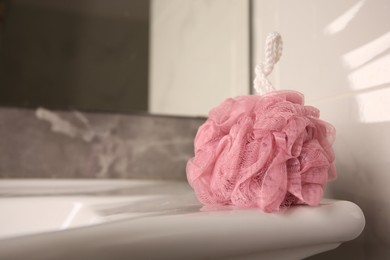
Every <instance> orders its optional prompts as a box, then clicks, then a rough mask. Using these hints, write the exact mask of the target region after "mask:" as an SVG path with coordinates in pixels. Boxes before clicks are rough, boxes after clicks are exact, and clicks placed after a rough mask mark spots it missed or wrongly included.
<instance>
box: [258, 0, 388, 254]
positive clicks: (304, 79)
mask: <svg viewBox="0 0 390 260" xmlns="http://www.w3.org/2000/svg"><path fill="white" fill-rule="evenodd" d="M254 5H255V7H254V35H255V42H254V46H255V51H256V55H255V62H259V61H261V59H262V56H263V53H262V51H263V42H264V40H265V37H266V34H267V33H268V32H270V31H274V30H276V31H278V32H280V33H281V34H282V36H283V40H284V51H283V56H282V59H281V62H280V64H279V65H278V66H276V71H275V72H274V73H273V76H272V77H271V78H273V82H274V83H275V85H276V87H277V88H278V89H295V90H298V91H301V92H303V93H305V95H306V103H308V104H311V105H315V106H317V107H318V108H320V109H321V114H322V118H323V119H325V120H327V121H329V122H331V123H332V124H333V125H334V126H335V127H336V129H337V138H336V139H337V140H336V143H335V146H334V148H335V152H336V156H337V160H336V165H337V171H338V180H336V181H335V182H334V183H331V184H329V185H328V191H327V193H328V196H329V197H333V198H337V199H345V200H350V201H353V202H355V203H356V204H358V205H359V206H360V207H361V208H362V209H363V211H364V214H365V216H366V227H365V230H364V232H363V234H362V235H361V236H360V237H359V238H358V239H356V240H354V241H352V242H349V243H345V244H343V245H342V246H340V247H339V248H338V249H336V250H334V251H331V252H328V253H324V254H322V255H319V256H315V257H312V258H311V259H390V236H389V230H390V221H389V219H390V189H389V187H388V186H389V184H390V175H389V169H390V156H389V155H390V135H389V133H390V20H389V13H390V2H389V1H388V0H376V1H366V0H342V1H340V0H338V1H336V0H332V1H322V0H303V1H276V0H275V1H268V0H254Z"/></svg>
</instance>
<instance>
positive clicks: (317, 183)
mask: <svg viewBox="0 0 390 260" xmlns="http://www.w3.org/2000/svg"><path fill="white" fill-rule="evenodd" d="M334 138H335V129H334V127H333V126H332V125H330V124H329V123H327V122H324V121H322V120H320V119H319V110H318V109H316V108H314V107H311V106H305V105H304V96H303V95H302V94H301V93H299V92H295V91H273V92H270V93H268V94H266V95H263V96H258V95H253V96H241V97H237V98H229V99H227V100H225V101H224V102H223V103H222V104H220V105H219V106H218V107H216V108H214V109H213V110H211V111H210V113H209V118H208V120H207V121H206V122H205V123H204V124H203V125H202V126H201V127H200V128H199V130H198V133H197V135H196V138H195V156H194V158H192V159H191V160H189V161H188V163H187V178H188V181H189V183H190V185H191V186H192V187H193V188H194V190H195V193H196V195H197V197H198V199H199V200H200V201H201V202H202V203H203V204H205V205H235V206H239V207H245V208H247V207H258V208H260V209H261V210H263V211H265V212H273V211H277V210H279V209H280V208H281V207H289V206H290V205H294V204H308V205H311V206H315V205H318V204H319V202H320V200H321V198H322V196H323V191H324V187H325V184H326V182H327V181H328V180H333V179H335V178H336V170H335V167H334V164H333V162H334V159H335V157H334V152H333V149H332V143H333V141H334Z"/></svg>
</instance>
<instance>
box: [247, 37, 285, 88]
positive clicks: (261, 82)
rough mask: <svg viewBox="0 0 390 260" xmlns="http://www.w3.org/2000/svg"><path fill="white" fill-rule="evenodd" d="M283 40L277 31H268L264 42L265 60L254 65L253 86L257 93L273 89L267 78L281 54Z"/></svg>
mask: <svg viewBox="0 0 390 260" xmlns="http://www.w3.org/2000/svg"><path fill="white" fill-rule="evenodd" d="M282 51H283V41H282V37H281V36H280V34H279V33H277V32H272V33H269V34H268V36H267V39H266V42H265V61H264V62H262V63H260V64H259V65H257V66H256V67H255V80H254V81H253V88H254V89H255V90H256V93H257V94H259V95H262V94H265V93H268V92H271V91H274V90H275V88H274V86H273V85H272V84H271V82H270V81H269V80H268V79H267V76H268V75H269V74H271V72H272V70H273V69H274V65H275V64H276V63H277V62H278V61H279V59H280V56H282Z"/></svg>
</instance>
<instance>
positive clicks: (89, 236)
mask: <svg viewBox="0 0 390 260" xmlns="http://www.w3.org/2000/svg"><path fill="white" fill-rule="evenodd" d="M0 212H1V214H0V259H33V260H34V259H205V258H207V259H217V258H218V259H220V258H229V259H259V258H261V259H302V258H304V257H307V256H310V255H313V254H316V253H320V252H323V251H326V250H331V249H334V248H336V247H337V246H338V245H340V244H341V243H343V242H346V241H349V240H351V239H354V238H355V237H357V236H358V235H359V234H360V233H361V231H362V230H363V227H364V215H363V214H362V211H361V210H360V208H359V207H358V206H356V205H355V204H353V203H351V202H348V201H337V200H323V202H322V203H321V205H320V206H319V207H307V206H297V207H292V208H290V209H288V210H284V211H281V212H278V213H273V214H267V213H262V212H261V211H259V210H258V209H238V208H235V207H232V206H219V207H203V206H202V205H200V204H199V202H198V201H197V200H196V198H195V196H194V193H193V191H192V189H191V188H190V187H189V186H188V184H187V183H184V182H168V181H138V180H74V181H72V180H68V181H67V180H62V181H61V180H4V181H1V182H0ZM20 245H23V247H21V246H20Z"/></svg>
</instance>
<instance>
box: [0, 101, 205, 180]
mask: <svg viewBox="0 0 390 260" xmlns="http://www.w3.org/2000/svg"><path fill="white" fill-rule="evenodd" d="M203 121H204V119H202V118H184V117H166V116H150V115H146V114H145V115H142V114H130V115H129V114H128V115H120V114H100V113H80V112H76V111H75V112H53V111H50V110H46V109H42V108H41V109H38V110H29V109H16V108H0V178H159V179H160V178H163V179H185V165H186V161H187V160H188V159H189V158H190V157H191V156H192V155H193V140H194V137H195V134H196V131H197V129H198V127H199V126H200V124H202V123H203Z"/></svg>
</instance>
